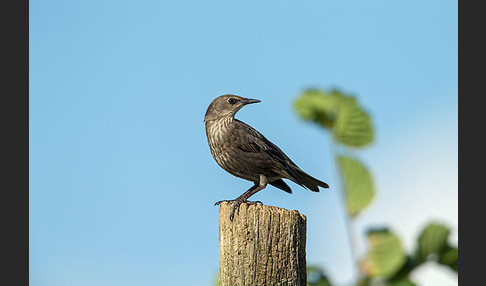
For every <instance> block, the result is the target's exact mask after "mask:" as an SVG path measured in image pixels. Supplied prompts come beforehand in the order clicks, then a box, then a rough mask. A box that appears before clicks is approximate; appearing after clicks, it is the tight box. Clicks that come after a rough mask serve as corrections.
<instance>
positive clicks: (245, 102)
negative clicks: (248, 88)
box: [241, 98, 260, 105]
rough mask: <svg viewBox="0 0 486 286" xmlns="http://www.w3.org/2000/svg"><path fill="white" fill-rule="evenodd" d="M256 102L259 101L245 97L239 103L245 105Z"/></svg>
mask: <svg viewBox="0 0 486 286" xmlns="http://www.w3.org/2000/svg"><path fill="white" fill-rule="evenodd" d="M258 102H260V100H258V99H251V98H247V99H245V100H242V101H241V103H243V104H245V105H246V104H251V103H258Z"/></svg>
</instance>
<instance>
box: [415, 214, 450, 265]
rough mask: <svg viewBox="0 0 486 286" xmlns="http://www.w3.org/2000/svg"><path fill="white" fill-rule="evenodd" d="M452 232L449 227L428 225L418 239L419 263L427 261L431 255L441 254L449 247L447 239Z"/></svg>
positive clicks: (435, 224)
mask: <svg viewBox="0 0 486 286" xmlns="http://www.w3.org/2000/svg"><path fill="white" fill-rule="evenodd" d="M449 233H450V230H449V228H448V227H447V226H445V225H442V224H438V223H430V224H429V225H427V226H426V227H425V228H424V230H423V231H422V233H421V234H420V236H419V238H418V251H417V256H416V258H417V259H418V260H419V261H425V260H426V259H427V258H429V256H430V255H432V254H435V255H436V256H437V258H438V256H439V254H440V253H441V252H442V251H443V250H444V248H445V247H446V245H447V237H448V236H449Z"/></svg>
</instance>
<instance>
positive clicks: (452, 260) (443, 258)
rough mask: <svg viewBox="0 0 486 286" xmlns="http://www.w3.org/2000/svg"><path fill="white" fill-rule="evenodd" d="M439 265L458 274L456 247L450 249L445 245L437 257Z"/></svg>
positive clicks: (457, 251)
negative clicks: (447, 267)
mask: <svg viewBox="0 0 486 286" xmlns="http://www.w3.org/2000/svg"><path fill="white" fill-rule="evenodd" d="M439 263H440V264H443V265H446V266H449V268H451V269H452V270H454V271H455V272H458V268H459V249H458V248H457V247H451V246H449V245H447V246H446V247H445V248H444V249H443V251H442V252H441V254H440V256H439Z"/></svg>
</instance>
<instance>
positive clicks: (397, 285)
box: [387, 277, 416, 286]
mask: <svg viewBox="0 0 486 286" xmlns="http://www.w3.org/2000/svg"><path fill="white" fill-rule="evenodd" d="M415 285H416V284H415V283H413V282H412V281H411V280H410V279H409V278H408V277H405V278H403V279H401V280H398V281H392V282H390V283H388V284H387V286H415Z"/></svg>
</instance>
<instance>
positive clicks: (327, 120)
mask: <svg viewBox="0 0 486 286" xmlns="http://www.w3.org/2000/svg"><path fill="white" fill-rule="evenodd" d="M337 104H338V103H337V99H336V98H334V97H331V96H329V94H326V93H324V92H323V91H320V90H317V89H308V90H306V91H304V92H303V93H302V94H301V95H300V97H299V98H297V100H296V101H295V102H294V108H295V110H296V111H297V114H298V115H299V116H300V117H301V118H302V119H304V120H306V121H312V122H314V123H317V124H319V125H321V126H322V127H324V128H327V129H330V130H332V127H333V126H334V121H335V118H336V114H335V113H336V112H337V111H336V110H337Z"/></svg>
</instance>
